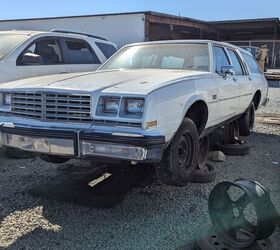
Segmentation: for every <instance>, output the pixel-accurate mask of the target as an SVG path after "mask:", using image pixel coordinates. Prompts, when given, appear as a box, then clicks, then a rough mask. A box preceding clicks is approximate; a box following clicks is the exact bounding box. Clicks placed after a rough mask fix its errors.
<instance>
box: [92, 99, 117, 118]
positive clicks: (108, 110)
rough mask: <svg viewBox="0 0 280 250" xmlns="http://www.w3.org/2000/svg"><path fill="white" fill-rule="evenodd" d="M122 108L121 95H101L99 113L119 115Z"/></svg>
mask: <svg viewBox="0 0 280 250" xmlns="http://www.w3.org/2000/svg"><path fill="white" fill-rule="evenodd" d="M119 109H120V97H115V96H101V97H100V99H99V102H98V107H97V115H105V116H106V115H109V116H110V115H117V114H118V112H119Z"/></svg>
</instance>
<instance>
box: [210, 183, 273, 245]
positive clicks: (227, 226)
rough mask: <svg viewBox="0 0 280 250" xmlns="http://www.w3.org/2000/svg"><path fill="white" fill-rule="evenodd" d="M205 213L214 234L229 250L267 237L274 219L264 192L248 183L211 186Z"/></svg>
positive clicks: (267, 195)
mask: <svg viewBox="0 0 280 250" xmlns="http://www.w3.org/2000/svg"><path fill="white" fill-rule="evenodd" d="M209 213H210V217H211V220H212V223H213V225H214V227H215V229H216V231H217V233H219V234H220V235H221V237H222V238H223V239H224V240H225V241H226V242H227V243H228V244H229V245H230V246H231V247H233V248H234V247H236V248H246V247H249V246H251V245H253V244H254V243H255V241H256V240H263V239H265V238H268V237H270V236H271V235H272V234H273V232H274V230H275V227H276V221H277V219H278V215H277V212H276V210H275V207H274V206H273V204H272V202H271V200H270V197H269V194H268V193H267V191H266V190H265V188H264V187H263V186H262V185H260V184H259V183H257V182H254V181H248V180H237V181H235V182H222V183H220V184H218V185H217V186H215V188H214V189H213V190H212V192H211V194H210V197H209Z"/></svg>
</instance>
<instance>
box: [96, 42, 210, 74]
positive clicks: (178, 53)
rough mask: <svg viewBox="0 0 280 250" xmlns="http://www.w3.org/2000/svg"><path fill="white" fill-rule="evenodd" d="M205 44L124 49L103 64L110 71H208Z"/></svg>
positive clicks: (155, 45)
mask: <svg viewBox="0 0 280 250" xmlns="http://www.w3.org/2000/svg"><path fill="white" fill-rule="evenodd" d="M209 64H210V60H209V50H208V45H207V44H152V45H151V44H147V45H136V46H131V47H126V48H124V49H122V50H121V51H120V52H119V53H117V54H116V55H115V56H113V57H112V58H111V59H110V60H109V61H108V62H107V63H105V64H104V65H103V66H102V67H101V68H100V70H108V69H109V70H110V69H143V68H145V69H178V70H188V69H189V70H197V71H209V68H210V67H209Z"/></svg>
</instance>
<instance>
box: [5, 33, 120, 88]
mask: <svg viewBox="0 0 280 250" xmlns="http://www.w3.org/2000/svg"><path fill="white" fill-rule="evenodd" d="M116 51H117V47H116V45H115V44H113V43H111V42H109V41H107V40H106V39H105V38H103V37H100V36H96V35H92V34H85V33H79V32H74V31H66V30H52V31H50V32H43V31H1V32H0V83H4V82H9V81H13V80H17V79H22V78H30V77H35V76H43V75H53V74H62V73H74V72H86V71H94V70H96V69H97V68H99V66H100V65H101V64H102V63H103V62H105V61H106V60H107V59H108V58H109V57H111V56H112V55H113V54H114V53H115V52H116Z"/></svg>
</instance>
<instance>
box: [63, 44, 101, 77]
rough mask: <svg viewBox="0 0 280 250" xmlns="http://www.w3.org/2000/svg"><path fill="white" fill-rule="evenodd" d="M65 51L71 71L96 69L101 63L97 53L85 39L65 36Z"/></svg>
mask: <svg viewBox="0 0 280 250" xmlns="http://www.w3.org/2000/svg"><path fill="white" fill-rule="evenodd" d="M63 52H64V55H65V56H66V60H67V64H69V67H70V69H71V72H88V71H95V70H97V69H98V68H99V67H100V65H101V62H100V59H99V58H98V56H97V54H96V53H95V51H94V50H93V48H92V47H91V46H90V44H89V43H88V42H87V41H85V40H82V39H76V38H63Z"/></svg>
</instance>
